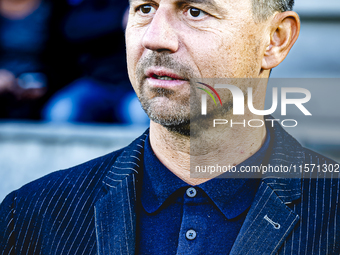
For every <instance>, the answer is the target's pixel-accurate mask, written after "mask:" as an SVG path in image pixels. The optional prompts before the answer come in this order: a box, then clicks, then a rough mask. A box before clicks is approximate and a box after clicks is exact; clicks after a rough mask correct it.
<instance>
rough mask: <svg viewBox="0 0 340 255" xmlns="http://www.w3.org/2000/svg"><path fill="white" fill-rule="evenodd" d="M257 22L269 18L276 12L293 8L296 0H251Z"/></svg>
mask: <svg viewBox="0 0 340 255" xmlns="http://www.w3.org/2000/svg"><path fill="white" fill-rule="evenodd" d="M251 1H252V4H253V15H254V20H255V21H256V22H261V21H265V20H267V19H268V18H269V17H270V16H271V15H273V14H274V13H275V12H285V11H291V10H293V6H294V0H251Z"/></svg>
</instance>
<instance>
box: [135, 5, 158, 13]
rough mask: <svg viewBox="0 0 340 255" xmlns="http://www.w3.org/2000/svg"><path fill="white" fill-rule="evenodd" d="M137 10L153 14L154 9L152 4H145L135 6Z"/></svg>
mask: <svg viewBox="0 0 340 255" xmlns="http://www.w3.org/2000/svg"><path fill="white" fill-rule="evenodd" d="M137 11H140V12H141V13H143V14H153V13H154V12H155V11H156V9H155V8H154V7H153V6H152V5H149V4H146V5H142V6H139V7H138V8H137Z"/></svg>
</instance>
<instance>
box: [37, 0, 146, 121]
mask: <svg viewBox="0 0 340 255" xmlns="http://www.w3.org/2000/svg"><path fill="white" fill-rule="evenodd" d="M68 3H69V4H70V5H71V6H73V7H72V9H71V11H70V12H69V13H68V15H67V16H66V18H65V20H64V23H63V32H64V36H65V38H66V39H67V40H68V42H69V43H70V45H71V48H72V52H74V53H75V54H76V55H77V59H78V66H79V67H80V69H81V71H82V75H81V77H80V78H78V79H76V80H75V81H73V82H72V83H71V84H69V85H68V86H66V87H65V88H63V89H61V90H60V91H58V92H57V93H56V94H55V95H54V96H53V97H52V98H51V99H50V101H49V102H48V103H47V104H46V105H45V107H44V109H43V118H44V119H45V120H48V121H53V122H116V123H117V122H119V123H129V124H132V123H134V124H146V123H148V117H147V115H146V114H145V113H144V111H143V110H142V108H141V106H140V103H139V101H138V99H137V97H136V95H135V93H134V92H133V89H132V86H131V84H130V81H129V78H128V74H127V69H126V54H125V40H124V27H125V25H126V22H127V20H126V18H125V21H124V17H126V15H124V14H125V13H126V10H127V8H128V1H127V0H124V1H120V0H68ZM124 23H125V24H124Z"/></svg>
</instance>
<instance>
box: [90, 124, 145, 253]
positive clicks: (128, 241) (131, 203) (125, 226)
mask: <svg viewBox="0 0 340 255" xmlns="http://www.w3.org/2000/svg"><path fill="white" fill-rule="evenodd" d="M148 132H149V130H147V131H146V132H145V133H144V134H143V135H142V136H140V137H139V138H137V139H136V140H135V141H133V142H132V143H131V144H130V145H129V146H128V147H126V148H125V150H124V151H123V152H122V153H121V154H120V155H119V156H118V157H117V159H116V161H115V162H114V164H113V165H112V167H111V168H110V169H108V170H107V175H106V176H105V178H104V180H103V184H104V188H105V189H106V191H107V195H106V196H104V197H103V198H102V199H100V200H99V201H98V202H97V203H96V205H95V227H96V236H97V251H98V254H99V255H104V254H110V255H111V254H117V255H118V254H119V255H127V254H135V242H136V201H137V196H138V189H139V188H138V187H139V184H138V180H140V179H142V178H141V174H142V171H141V169H142V166H143V162H142V161H143V151H144V149H143V148H144V143H145V137H146V136H147V134H148ZM109 166H110V165H109Z"/></svg>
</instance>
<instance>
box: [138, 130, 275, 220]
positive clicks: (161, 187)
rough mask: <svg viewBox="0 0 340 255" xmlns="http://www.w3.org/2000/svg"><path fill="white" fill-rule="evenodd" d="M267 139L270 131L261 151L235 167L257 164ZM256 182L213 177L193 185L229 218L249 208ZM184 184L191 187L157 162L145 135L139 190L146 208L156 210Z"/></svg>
mask: <svg viewBox="0 0 340 255" xmlns="http://www.w3.org/2000/svg"><path fill="white" fill-rule="evenodd" d="M269 142H270V134H269V133H267V137H266V140H265V143H264V144H263V146H262V147H261V148H260V150H259V151H257V152H256V153H255V154H254V155H253V156H251V157H250V158H248V159H247V160H245V161H244V162H242V163H241V164H239V165H238V166H237V167H238V168H239V167H241V166H247V165H248V166H254V165H260V164H261V162H262V161H263V159H264V157H265V154H266V152H267V149H268V147H269ZM221 176H223V175H221ZM259 183H260V179H241V178H238V179H231V178H214V179H211V180H209V181H207V182H204V183H202V184H200V185H197V186H194V187H195V188H199V189H201V190H203V191H204V192H205V193H206V194H207V195H208V197H209V198H210V199H211V200H212V201H213V203H214V204H215V205H216V206H217V207H218V208H219V210H220V211H221V212H222V213H223V214H224V215H225V217H226V218H228V219H232V218H235V217H237V216H239V215H240V214H241V213H243V212H244V211H246V210H247V209H248V208H249V207H250V205H251V203H252V201H253V199H254V196H255V194H256V191H257V188H258V186H259ZM184 187H190V185H188V184H187V183H186V182H184V181H183V180H181V179H180V178H179V177H177V176H176V175H175V174H173V173H172V172H171V171H170V170H168V169H167V168H166V167H165V166H164V165H163V164H162V163H161V162H160V161H159V159H158V158H157V157H156V155H155V154H154V152H153V151H152V148H151V145H150V141H149V136H148V137H147V138H146V141H145V150H144V171H143V184H142V192H141V202H142V205H143V207H144V209H145V211H146V212H148V213H154V212H156V211H157V210H158V209H159V208H160V207H161V206H162V205H163V204H164V203H165V202H166V200H167V199H169V198H170V196H171V195H172V194H173V193H175V192H176V191H178V190H179V189H181V188H184Z"/></svg>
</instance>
